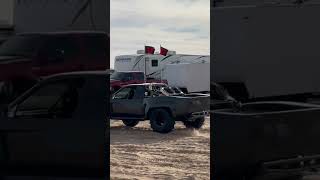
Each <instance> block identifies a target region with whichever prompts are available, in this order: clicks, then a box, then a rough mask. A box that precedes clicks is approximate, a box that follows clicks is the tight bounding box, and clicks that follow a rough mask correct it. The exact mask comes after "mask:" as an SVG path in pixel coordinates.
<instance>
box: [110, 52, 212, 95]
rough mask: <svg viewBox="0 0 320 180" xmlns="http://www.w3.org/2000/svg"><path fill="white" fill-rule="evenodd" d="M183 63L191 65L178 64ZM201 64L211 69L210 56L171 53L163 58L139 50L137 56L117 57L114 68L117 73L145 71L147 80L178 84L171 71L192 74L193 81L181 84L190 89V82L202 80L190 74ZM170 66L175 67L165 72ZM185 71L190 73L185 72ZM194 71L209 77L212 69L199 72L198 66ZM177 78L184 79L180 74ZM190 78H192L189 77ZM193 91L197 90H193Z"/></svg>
mask: <svg viewBox="0 0 320 180" xmlns="http://www.w3.org/2000/svg"><path fill="white" fill-rule="evenodd" d="M181 63H183V64H190V65H189V66H186V65H183V66H179V65H178V64H181ZM199 63H205V64H207V67H210V66H209V63H210V56H209V55H188V54H176V53H175V52H174V51H169V53H168V55H167V56H163V55H160V54H144V51H143V50H138V51H137V54H134V55H120V56H116V57H115V62H114V68H115V70H116V71H143V72H144V73H145V75H146V77H147V78H153V79H162V80H167V81H168V82H178V79H177V78H176V77H173V76H172V75H171V74H172V73H171V71H172V70H173V69H177V72H180V73H182V74H185V73H190V75H191V74H192V75H193V76H194V77H193V78H192V79H189V81H188V83H185V84H184V85H182V84H181V83H179V87H181V88H187V87H190V86H189V85H187V84H190V82H192V81H194V80H195V78H196V80H197V81H201V80H202V79H201V78H199V79H197V77H200V76H196V75H195V74H193V73H191V72H190V70H192V67H193V66H192V64H199ZM169 64H174V65H175V66H170V67H169V69H168V70H165V69H166V65H169ZM196 66H197V65H196ZM196 66H194V67H196ZM186 67H188V68H186ZM180 68H181V69H180ZM183 71H188V72H183ZM194 71H201V72H205V73H207V76H209V72H210V68H209V70H208V68H204V69H202V70H199V67H198V66H197V67H196V69H194ZM192 72H193V71H192ZM165 73H170V75H166V74H165ZM173 75H174V74H173ZM176 75H177V74H176ZM177 77H182V75H181V74H180V75H179V76H177ZM188 77H190V76H189V75H188ZM184 78H186V77H184ZM180 80H181V82H186V81H185V80H183V79H180ZM175 84H176V83H175ZM208 84H210V83H209V80H208ZM192 89H195V88H192ZM198 89H207V90H204V91H209V89H208V88H207V87H198ZM187 91H188V92H194V91H193V90H191V89H190V90H189V89H187Z"/></svg>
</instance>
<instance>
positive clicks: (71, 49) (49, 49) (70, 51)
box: [39, 37, 79, 65]
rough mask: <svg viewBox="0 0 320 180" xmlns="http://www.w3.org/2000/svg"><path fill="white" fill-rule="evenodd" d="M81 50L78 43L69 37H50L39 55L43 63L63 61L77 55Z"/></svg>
mask: <svg viewBox="0 0 320 180" xmlns="http://www.w3.org/2000/svg"><path fill="white" fill-rule="evenodd" d="M78 52H79V49H78V45H77V44H76V43H75V42H74V41H73V40H72V38H67V37H55V38H53V37H52V38H48V39H47V41H46V43H45V45H44V47H43V48H41V50H40V52H39V56H40V57H41V62H40V63H41V65H47V64H50V63H63V62H65V61H67V60H70V59H73V58H75V57H76V55H77V53H78Z"/></svg>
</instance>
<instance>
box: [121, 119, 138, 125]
mask: <svg viewBox="0 0 320 180" xmlns="http://www.w3.org/2000/svg"><path fill="white" fill-rule="evenodd" d="M122 122H123V124H124V125H126V126H129V127H135V126H136V125H137V124H138V123H139V120H132V119H126V120H122Z"/></svg>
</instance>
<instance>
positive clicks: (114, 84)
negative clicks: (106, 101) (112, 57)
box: [110, 71, 166, 93]
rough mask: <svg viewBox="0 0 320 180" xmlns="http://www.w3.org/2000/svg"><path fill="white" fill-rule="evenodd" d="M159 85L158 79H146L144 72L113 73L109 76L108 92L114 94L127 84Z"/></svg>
mask: <svg viewBox="0 0 320 180" xmlns="http://www.w3.org/2000/svg"><path fill="white" fill-rule="evenodd" d="M146 82H148V83H161V82H166V81H161V80H158V79H146V76H145V74H144V72H142V71H114V72H113V73H112V74H111V76H110V92H111V93H114V92H115V91H117V90H119V89H120V88H121V87H123V86H126V85H129V84H141V83H146Z"/></svg>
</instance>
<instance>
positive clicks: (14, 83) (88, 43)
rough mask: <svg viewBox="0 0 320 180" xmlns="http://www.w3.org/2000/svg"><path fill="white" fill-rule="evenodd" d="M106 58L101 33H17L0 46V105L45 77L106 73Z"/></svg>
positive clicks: (106, 44) (106, 39)
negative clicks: (96, 72) (102, 71)
mask: <svg viewBox="0 0 320 180" xmlns="http://www.w3.org/2000/svg"><path fill="white" fill-rule="evenodd" d="M108 57H109V36H108V35H107V34H106V33H104V32H89V31H88V32H75V31H71V32H52V33H25V34H18V35H16V36H14V37H12V38H9V39H8V40H6V41H5V42H4V43H3V44H1V46H0V95H1V96H0V103H1V104H3V102H8V101H11V100H12V99H13V98H15V97H17V96H18V95H20V94H21V93H22V92H24V91H25V90H26V89H28V88H30V87H31V86H33V85H34V84H35V83H36V82H37V81H38V80H39V79H41V78H42V77H45V76H48V75H52V74H57V73H64V72H72V71H88V70H90V71H92V70H106V69H107V68H108V67H107V64H108V63H107V60H108Z"/></svg>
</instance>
